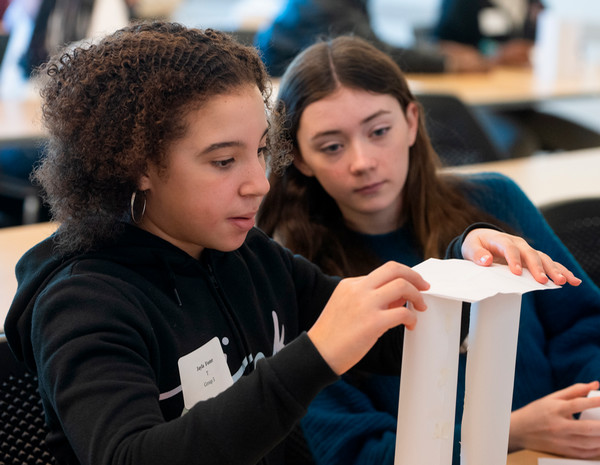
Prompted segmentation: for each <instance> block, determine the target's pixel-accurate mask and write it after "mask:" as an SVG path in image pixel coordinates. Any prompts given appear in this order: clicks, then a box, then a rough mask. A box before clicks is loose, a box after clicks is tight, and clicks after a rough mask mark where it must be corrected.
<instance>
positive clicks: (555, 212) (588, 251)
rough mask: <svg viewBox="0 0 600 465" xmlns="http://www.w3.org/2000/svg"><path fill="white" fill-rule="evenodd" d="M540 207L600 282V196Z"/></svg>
mask: <svg viewBox="0 0 600 465" xmlns="http://www.w3.org/2000/svg"><path fill="white" fill-rule="evenodd" d="M540 211H541V212H542V214H543V215H544V217H545V218H546V221H548V224H550V226H551V227H552V229H554V232H555V233H556V235H557V236H558V237H559V238H560V240H561V241H562V242H563V243H564V244H565V245H566V246H567V248H568V249H569V250H570V251H571V253H572V254H573V256H574V257H575V259H576V260H577V261H578V262H579V264H580V265H581V266H582V268H583V269H584V270H585V272H586V273H587V274H588V275H589V276H590V278H591V279H592V280H593V281H594V282H595V283H596V285H598V286H600V197H593V198H584V199H574V200H566V201H564V202H557V203H553V204H549V205H544V206H541V207H540Z"/></svg>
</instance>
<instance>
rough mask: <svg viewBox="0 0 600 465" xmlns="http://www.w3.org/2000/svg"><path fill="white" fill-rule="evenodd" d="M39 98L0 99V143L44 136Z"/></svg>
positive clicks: (29, 139) (34, 139)
mask: <svg viewBox="0 0 600 465" xmlns="http://www.w3.org/2000/svg"><path fill="white" fill-rule="evenodd" d="M41 114H42V110H41V100H40V99H39V98H36V97H33V96H32V97H28V98H24V99H14V100H0V143H2V144H4V143H22V142H27V143H29V142H31V141H34V142H35V141H37V140H40V139H42V138H43V137H44V135H45V132H44V130H43V128H42V124H41Z"/></svg>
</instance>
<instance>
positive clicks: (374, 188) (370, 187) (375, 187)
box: [354, 181, 384, 195]
mask: <svg viewBox="0 0 600 465" xmlns="http://www.w3.org/2000/svg"><path fill="white" fill-rule="evenodd" d="M383 185H384V181H380V182H374V183H371V184H367V185H366V186H363V187H359V188H358V189H355V190H354V192H356V193H357V194H363V195H368V194H376V193H377V192H379V190H380V189H381V187H382V186H383Z"/></svg>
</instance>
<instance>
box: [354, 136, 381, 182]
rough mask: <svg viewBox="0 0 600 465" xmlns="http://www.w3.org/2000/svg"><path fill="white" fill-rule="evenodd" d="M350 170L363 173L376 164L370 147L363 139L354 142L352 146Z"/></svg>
mask: <svg viewBox="0 0 600 465" xmlns="http://www.w3.org/2000/svg"><path fill="white" fill-rule="evenodd" d="M350 156H351V161H350V172H351V173H353V174H361V173H364V172H365V171H369V170H371V169H373V168H374V167H375V166H376V164H377V163H376V160H375V157H374V156H373V155H372V154H371V153H370V151H369V149H368V147H367V146H366V145H365V144H364V143H363V142H361V141H357V142H354V143H353V144H352V148H351V153H350Z"/></svg>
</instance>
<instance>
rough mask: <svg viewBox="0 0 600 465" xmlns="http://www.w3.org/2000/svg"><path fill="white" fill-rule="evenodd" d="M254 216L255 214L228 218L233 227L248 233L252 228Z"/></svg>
mask: <svg viewBox="0 0 600 465" xmlns="http://www.w3.org/2000/svg"><path fill="white" fill-rule="evenodd" d="M255 216H256V212H252V213H246V214H243V215H240V216H232V217H230V218H229V221H231V222H232V223H233V224H234V225H235V226H237V227H238V228H240V229H242V230H246V231H249V230H250V229H252V228H253V227H254V224H255V221H254V218H255Z"/></svg>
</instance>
